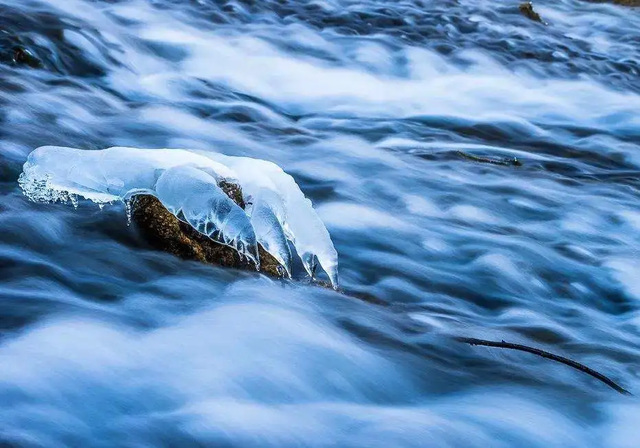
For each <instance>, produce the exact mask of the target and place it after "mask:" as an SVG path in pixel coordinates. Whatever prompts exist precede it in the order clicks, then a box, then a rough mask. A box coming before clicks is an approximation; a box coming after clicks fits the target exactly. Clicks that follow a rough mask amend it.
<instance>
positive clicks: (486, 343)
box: [455, 337, 633, 395]
mask: <svg viewBox="0 0 640 448" xmlns="http://www.w3.org/2000/svg"><path fill="white" fill-rule="evenodd" d="M455 339H456V340H457V341H459V342H463V343H465V344H469V345H484V346H487V347H498V348H507V349H511V350H520V351H522V352H527V353H531V354H534V355H538V356H541V357H543V358H547V359H551V360H552V361H556V362H559V363H562V364H565V365H567V366H569V367H573V368H574V369H577V370H580V371H581V372H584V373H586V374H587V375H591V376H592V377H594V378H596V379H598V380H600V381H602V382H603V383H605V384H606V385H607V386H609V387H610V388H612V389H615V390H616V391H618V392H619V393H621V394H623V395H633V394H632V393H631V392H629V391H628V390H626V389H624V388H623V387H621V386H619V385H618V384H616V383H615V382H614V381H613V380H612V379H610V378H608V377H606V376H605V375H603V374H601V373H600V372H596V371H595V370H593V369H590V368H589V367H587V366H585V365H584V364H580V363H579V362H576V361H573V360H571V359H569V358H565V357H563V356H559V355H554V354H553V353H549V352H547V351H544V350H540V349H538V348H533V347H528V346H526V345H521V344H512V343H510V342H505V341H500V342H497V341H485V340H483V339H475V338H465V337H458V338H455Z"/></svg>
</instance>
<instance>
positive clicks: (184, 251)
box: [131, 181, 285, 278]
mask: <svg viewBox="0 0 640 448" xmlns="http://www.w3.org/2000/svg"><path fill="white" fill-rule="evenodd" d="M220 188H222V190H223V191H224V192H225V193H226V194H227V195H228V196H229V197H230V198H231V199H233V201H234V202H236V203H237V204H238V205H239V206H240V207H242V208H243V209H244V207H245V204H244V200H243V199H242V190H241V188H240V186H238V185H237V184H234V183H232V182H226V181H222V182H221V183H220ZM131 220H132V222H134V223H135V224H136V226H137V227H138V229H139V230H140V232H141V233H142V235H143V237H144V238H145V239H146V240H147V241H148V242H149V243H150V244H151V245H152V246H153V247H155V248H156V249H159V250H163V251H166V252H169V253H171V254H174V255H176V256H178V257H180V258H183V259H185V260H194V261H200V262H202V263H208V264H215V265H219V266H224V267H229V268H236V269H245V270H252V271H255V269H256V267H255V265H254V264H253V263H252V262H251V261H250V260H247V259H246V258H241V257H240V255H239V254H238V252H237V251H236V250H235V249H233V248H231V247H229V246H225V245H223V244H220V243H217V242H215V241H213V240H212V239H210V238H209V237H207V236H205V235H203V234H201V233H199V232H198V231H197V230H195V229H194V228H193V227H191V226H190V225H189V224H187V223H184V222H182V221H180V220H179V219H178V218H176V217H175V216H174V215H173V214H172V213H171V212H170V211H169V210H167V209H166V208H165V207H164V205H162V203H161V202H160V201H159V200H158V199H157V198H156V197H155V196H151V195H139V196H136V197H135V198H134V199H133V201H132V204H131ZM258 252H259V255H260V272H262V273H264V274H266V275H270V276H272V277H277V278H281V277H284V275H285V270H284V268H283V267H282V266H281V265H280V263H279V262H278V261H277V260H276V259H275V258H274V257H273V256H272V255H271V254H270V253H268V252H267V251H266V250H264V248H263V247H262V246H261V245H259V244H258Z"/></svg>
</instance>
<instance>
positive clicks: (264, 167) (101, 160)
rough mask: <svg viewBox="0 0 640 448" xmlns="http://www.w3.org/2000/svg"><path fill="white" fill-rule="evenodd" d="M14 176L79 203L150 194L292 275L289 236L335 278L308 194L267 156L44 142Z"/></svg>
mask: <svg viewBox="0 0 640 448" xmlns="http://www.w3.org/2000/svg"><path fill="white" fill-rule="evenodd" d="M222 180H227V181H232V182H236V183H238V184H239V185H240V186H241V187H242V192H243V196H244V200H245V203H246V204H247V206H246V209H245V210H243V209H242V208H240V207H239V206H238V205H237V204H236V203H235V202H233V201H232V200H231V199H230V198H229V197H228V196H227V195H226V194H225V193H224V192H223V191H222V189H221V188H220V187H219V186H218V184H219V182H220V181H222ZM19 183H20V186H21V187H22V190H23V191H24V193H25V195H27V197H29V198H30V199H31V200H34V201H39V202H56V201H62V202H71V203H74V204H76V203H77V200H78V198H84V199H88V200H90V201H93V202H95V203H97V204H99V205H102V204H105V203H111V202H116V201H124V202H125V203H128V201H129V199H130V198H132V197H133V196H135V195H137V194H151V195H154V196H156V197H157V198H158V199H159V200H160V201H161V202H162V204H163V205H164V206H165V207H166V208H167V209H168V210H169V211H170V212H171V213H173V214H174V215H176V216H177V217H178V218H179V219H181V220H182V221H184V222H187V223H189V224H190V225H191V226H193V227H194V228H195V229H196V230H198V232H200V233H202V234H205V235H207V236H208V237H210V238H211V239H213V240H215V241H217V242H219V243H222V244H226V245H229V246H231V247H234V248H235V249H236V250H237V251H238V252H239V253H240V254H241V255H243V256H246V257H248V258H249V259H251V260H253V261H254V262H255V264H256V266H259V256H258V249H257V244H258V243H260V244H261V245H262V246H263V247H264V249H265V250H266V251H267V252H269V253H270V254H272V255H273V256H274V257H275V258H276V259H277V260H278V261H279V262H280V263H281V264H282V265H283V266H284V268H285V270H286V271H287V274H288V275H289V276H291V265H292V255H291V251H290V249H289V242H291V243H292V244H293V247H294V248H295V249H296V252H297V253H298V255H299V256H300V258H301V259H302V262H303V265H304V267H305V269H306V270H307V272H308V273H309V274H310V275H313V274H314V271H315V268H316V261H317V263H318V264H319V265H320V266H321V267H322V269H324V271H325V272H326V273H327V275H328V276H329V279H330V280H331V283H332V285H333V286H334V287H337V284H338V254H337V252H336V250H335V248H334V246H333V243H332V242H331V238H330V236H329V232H327V229H326V228H325V226H324V224H323V223H322V221H321V220H320V218H319V217H318V215H317V213H316V212H315V210H314V209H313V206H312V205H311V201H310V200H309V199H307V198H306V197H305V196H304V194H303V193H302V191H300V188H299V187H298V185H297V184H296V182H295V180H294V179H293V177H291V176H290V175H288V174H287V173H285V172H284V171H283V170H282V169H281V168H280V167H279V166H277V165H276V164H274V163H271V162H268V161H265V160H258V159H252V158H248V157H231V156H225V155H221V154H215V153H209V152H196V151H188V150H182V149H138V148H124V147H114V148H108V149H103V150H99V151H85V150H80V149H74V148H63V147H57V146H43V147H40V148H38V149H36V150H35V151H33V152H32V153H31V154H29V157H28V159H27V162H26V163H25V164H24V168H23V172H22V174H21V175H20V179H19Z"/></svg>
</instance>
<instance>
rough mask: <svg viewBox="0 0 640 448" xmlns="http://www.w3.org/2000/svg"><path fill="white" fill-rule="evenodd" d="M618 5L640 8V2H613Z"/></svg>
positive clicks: (624, 0) (620, 0) (625, 0)
mask: <svg viewBox="0 0 640 448" xmlns="http://www.w3.org/2000/svg"><path fill="white" fill-rule="evenodd" d="M613 3H615V4H616V5H623V6H640V0H613Z"/></svg>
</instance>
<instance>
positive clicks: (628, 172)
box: [0, 0, 640, 447]
mask: <svg viewBox="0 0 640 448" xmlns="http://www.w3.org/2000/svg"><path fill="white" fill-rule="evenodd" d="M535 6H536V8H537V10H538V11H539V12H540V14H541V15H542V16H543V18H544V19H545V20H546V21H547V22H548V23H549V24H548V25H547V26H545V25H543V24H540V23H536V22H533V21H531V20H528V19H527V18H526V17H524V16H522V15H521V14H520V13H519V11H518V7H517V2H515V1H507V0H494V1H491V2H489V1H486V0H480V1H476V0H459V1H457V0H440V1H436V0H433V1H429V0H424V1H420V0H398V1H389V0H358V1H356V0H314V1H308V0H267V1H254V0H241V1H227V2H224V1H217V0H102V1H99V0H39V1H34V0H3V1H2V4H0V52H1V53H2V54H1V56H0V105H1V107H0V157H1V165H0V167H1V170H0V180H1V183H0V188H1V196H0V209H1V214H0V266H1V267H2V268H1V270H0V274H1V278H2V283H0V307H1V308H0V331H1V335H2V337H1V338H0V403H2V405H1V407H0V444H1V445H2V446H19V447H31V446H33V447H40V446H43V447H56V446H82V447H88V446H103V447H114V446H126V447H142V446H171V447H182V446H238V447H265V446H290V447H299V446H312V447H329V446H331V447H347V446H352V447H405V446H416V447H423V446H437V447H442V446H453V447H459V446H464V447H467V446H474V447H475V446H477V447H487V446H491V447H502V446H505V447H510V446H540V447H548V446H563V447H567V446H576V447H603V446H606V447H636V446H638V440H640V425H638V423H639V422H640V402H639V401H638V395H640V203H639V201H638V193H639V191H640V177H639V175H640V10H639V9H631V8H624V7H618V6H613V5H607V4H594V3H588V2H584V1H580V0H554V1H551V0H546V1H540V2H539V3H536V5H535ZM16 47H20V48H24V49H25V51H24V52H20V50H15V48H16ZM40 145H62V146H74V147H81V148H86V149H98V148H104V147H108V146H114V145H123V146H135V147H174V148H195V149H204V150H211V151H218V152H222V153H226V154H230V155H245V156H251V157H258V158H262V159H267V160H271V161H274V162H276V163H278V164H279V165H280V166H282V167H283V168H284V169H285V170H287V171H288V172H289V173H291V174H292V175H293V176H294V177H295V178H296V180H297V181H298V183H299V184H300V186H301V188H302V189H303V191H304V192H305V193H306V194H307V195H308V196H309V197H310V198H311V199H312V200H313V201H314V204H315V207H316V209H317V210H318V212H319V214H320V215H321V217H322V219H323V220H324V222H325V223H326V225H327V227H328V228H329V231H330V233H331V235H332V238H333V240H334V242H335V245H336V248H337V250H338V253H339V257H340V278H341V286H342V287H343V288H344V290H345V291H347V292H348V293H349V294H350V295H352V296H365V297H367V298H368V299H370V300H367V301H362V300H356V299H353V298H350V297H347V296H345V295H343V294H340V293H336V292H333V291H330V290H326V289H323V288H319V287H314V286H310V285H308V284H307V283H306V282H305V281H297V282H284V283H280V282H277V281H273V280H270V279H267V278H265V277H262V276H259V275H257V274H252V273H248V272H236V271H233V270H224V269H220V268H213V267H210V266H204V265H200V264H197V263H194V262H184V261H181V260H179V259H176V258H174V257H172V256H171V255H168V254H164V253H159V252H155V251H153V250H151V249H150V248H149V247H148V246H147V245H146V244H145V243H144V241H143V239H142V238H141V237H140V235H138V234H137V233H136V230H135V229H134V228H132V227H128V226H127V222H126V216H125V213H124V207H123V206H117V205H113V206H109V207H105V208H104V209H102V210H100V209H98V208H97V207H95V206H91V205H88V204H80V206H79V208H78V209H74V208H73V207H69V206H65V205H60V204H58V205H43V204H34V203H30V202H29V201H28V200H27V199H26V198H25V197H24V196H23V195H22V193H21V192H20V190H19V188H18V185H17V182H16V179H17V177H18V174H19V173H20V171H21V166H22V163H23V162H24V160H25V158H26V155H27V154H28V153H29V152H30V151H31V150H32V149H33V148H35V147H37V146H40ZM460 152H463V153H465V154H469V155H473V156H479V157H488V158H491V159H492V160H503V159H509V160H511V159H513V158H514V157H516V158H517V159H518V160H519V161H520V162H521V163H522V166H514V165H510V164H505V165H494V164H487V163H481V162H478V161H477V160H474V159H472V158H469V157H464V156H462V155H461V153H460ZM455 336H467V337H477V338H483V339H492V340H501V339H504V340H506V341H510V342H517V343H523V344H528V345H533V346H536V347H540V348H543V349H547V350H550V351H552V352H555V353H558V354H561V355H564V356H568V357H570V358H573V359H576V360H578V361H581V362H583V363H585V364H587V365H589V366H590V367H592V368H595V369H597V370H600V371H602V372H603V373H606V374H607V375H608V376H610V377H612V378H613V379H615V380H616V381H617V382H619V383H620V384H622V385H623V386H624V387H626V388H627V389H629V390H630V391H631V392H633V393H635V394H636V395H635V396H632V397H625V396H622V395H619V394H617V393H616V392H615V391H613V390H611V389H609V388H607V387H606V386H605V385H604V384H602V383H600V382H597V381H596V380H594V379H592V378H590V377H588V376H586V375H584V374H583V373H580V372H578V371H576V370H573V369H570V368H568V367H566V366H563V365H560V364H556V363H552V362H550V361H547V360H544V359H541V358H538V357H534V356H532V355H528V354H524V353H518V352H507V351H503V350H498V349H492V348H483V347H469V346H467V345H463V344H461V343H459V342H457V341H455V340H454V339H453V338H452V337H455Z"/></svg>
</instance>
